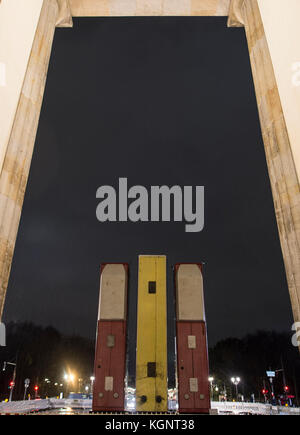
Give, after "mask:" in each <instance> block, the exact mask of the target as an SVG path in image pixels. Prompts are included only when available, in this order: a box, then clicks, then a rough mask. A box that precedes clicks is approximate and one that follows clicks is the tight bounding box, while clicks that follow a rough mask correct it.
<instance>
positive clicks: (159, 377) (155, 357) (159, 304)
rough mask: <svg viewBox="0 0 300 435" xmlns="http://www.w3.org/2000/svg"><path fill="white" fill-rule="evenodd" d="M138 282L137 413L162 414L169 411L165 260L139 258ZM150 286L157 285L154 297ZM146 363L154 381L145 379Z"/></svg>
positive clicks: (142, 256) (159, 257)
mask: <svg viewBox="0 0 300 435" xmlns="http://www.w3.org/2000/svg"><path fill="white" fill-rule="evenodd" d="M138 281H139V283H138V319H137V355H136V410H137V411H155V412H164V411H167V409H168V397H167V390H168V380H167V288H166V257H165V256H147V255H141V256H140V257H139V279H138ZM149 282H156V293H149ZM148 363H156V376H155V377H148V374H149V373H148ZM145 398H146V401H143V399H145ZM159 398H160V399H161V401H159ZM157 399H158V400H157Z"/></svg>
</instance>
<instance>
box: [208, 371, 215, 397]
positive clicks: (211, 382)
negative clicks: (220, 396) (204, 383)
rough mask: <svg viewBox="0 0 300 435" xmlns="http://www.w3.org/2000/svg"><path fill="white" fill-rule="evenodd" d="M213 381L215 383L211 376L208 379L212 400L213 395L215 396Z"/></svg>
mask: <svg viewBox="0 0 300 435" xmlns="http://www.w3.org/2000/svg"><path fill="white" fill-rule="evenodd" d="M213 381H214V378H213V377H212V376H210V377H209V378H208V382H209V383H210V398H211V400H212V399H213V395H214V390H213V388H214V387H213Z"/></svg>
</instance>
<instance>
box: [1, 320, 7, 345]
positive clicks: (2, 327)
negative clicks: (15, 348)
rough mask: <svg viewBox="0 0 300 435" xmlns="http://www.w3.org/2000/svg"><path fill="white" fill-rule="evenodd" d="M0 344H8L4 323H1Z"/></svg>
mask: <svg viewBox="0 0 300 435" xmlns="http://www.w3.org/2000/svg"><path fill="white" fill-rule="evenodd" d="M0 346H6V332H5V325H4V323H0Z"/></svg>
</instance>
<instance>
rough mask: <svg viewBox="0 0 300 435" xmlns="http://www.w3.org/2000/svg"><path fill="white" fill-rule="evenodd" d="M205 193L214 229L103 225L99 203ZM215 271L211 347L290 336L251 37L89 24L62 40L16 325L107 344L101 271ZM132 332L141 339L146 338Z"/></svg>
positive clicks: (13, 286)
mask: <svg viewBox="0 0 300 435" xmlns="http://www.w3.org/2000/svg"><path fill="white" fill-rule="evenodd" d="M119 177H127V178H128V183H129V186H132V185H136V184H137V185H144V186H146V187H147V188H150V186H151V185H162V184H167V185H170V186H172V185H175V184H178V185H180V186H185V185H193V186H195V185H199V186H202V185H203V186H205V228H204V230H203V231H202V232H201V233H196V234H193V233H186V232H185V231H184V224H183V223H102V224H101V223H99V222H98V221H97V220H96V215H95V211H96V206H97V204H98V201H97V200H96V197H95V195H96V190H97V188H98V187H99V186H101V185H107V184H108V185H112V186H115V187H116V188H117V185H118V179H119ZM145 253H148V254H166V255H167V256H168V274H169V281H168V282H169V314H170V315H172V313H173V311H172V309H173V306H172V294H173V287H172V265H173V264H174V263H176V262H194V261H195V262H199V261H204V262H205V263H206V265H205V267H204V283H205V297H206V311H207V321H208V336H209V344H213V343H214V342H216V340H219V339H221V338H225V337H228V336H242V335H244V334H246V333H249V332H254V331H255V330H257V329H268V330H270V329H276V330H289V329H290V325H291V324H292V316H291V309H290V303H289V296H288V289H287V284H286V279H285V274H284V267H283V261H282V256H281V250H280V245H279V239H278V235H277V227H276V222H275V216H274V209H273V203H272V197H271V190H270V184H269V179H268V175H267V167H266V161H265V156H264V148H263V143H262V138H261V131H260V126H259V120H258V113H257V108H256V101H255V93H254V87H253V81H252V76H251V70H250V63H249V56H248V50H247V46H246V39H245V34H244V30H243V29H227V26H226V19H225V18H200V17H198V18H130V19H127V18H104V19H100V18H99V19H98V18H97V19H92V18H87V19H75V20H74V29H73V30H72V29H57V31H56V35H55V40H54V46H53V53H52V58H51V63H50V68H49V75H48V80H47V86H46V92H45V98H44V104H43V109H42V113H41V119H40V126H39V130H38V134H37V140H36V145H35V151H34V155H33V161H32V167H31V172H30V177H29V181H28V187H27V192H26V197H25V203H24V209H23V215H22V219H21V224H20V230H19V236H18V240H17V245H16V250H15V256H14V261H13V267H12V273H11V278H10V283H9V288H8V295H7V301H6V307H5V315H4V321H6V322H8V321H10V320H15V321H24V320H27V321H33V322H35V323H37V324H42V325H48V324H51V325H53V326H54V327H56V328H58V329H59V330H61V331H63V332H67V333H79V334H82V335H85V336H89V337H94V335H95V327H96V320H97V306H98V292H99V265H100V262H101V261H104V262H110V261H113V262H118V261H120V262H128V263H130V272H131V273H130V314H129V319H130V320H131V322H133V324H134V322H135V310H136V292H137V288H136V287H137V286H136V281H137V256H138V254H145ZM131 328H133V329H134V326H132V327H131Z"/></svg>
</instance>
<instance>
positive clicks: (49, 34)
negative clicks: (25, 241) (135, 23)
mask: <svg viewBox="0 0 300 435" xmlns="http://www.w3.org/2000/svg"><path fill="white" fill-rule="evenodd" d="M57 14H58V4H57V0H44V3H43V7H42V11H41V15H40V20H39V24H38V28H37V31H36V35H35V39H34V42H33V47H32V51H31V55H30V59H29V63H28V67H27V72H26V77H25V80H24V84H23V88H22V92H21V95H20V99H19V104H18V108H17V112H16V116H15V120H14V124H13V128H12V131H11V135H10V139H9V143H8V147H7V151H6V154H5V158H4V163H3V167H2V171H1V174H0V316H2V312H3V307H4V301H5V294H6V289H7V284H8V278H9V273H10V268H11V262H12V256H13V251H14V247H15V241H16V237H17V232H18V226H19V221H20V216H21V210H22V205H23V200H24V193H25V189H26V184H27V179H28V174H29V168H30V164H31V158H32V152H33V147H34V142H35V136H36V131H37V127H38V121H39V116H40V111H41V105H42V99H43V94H44V87H45V82H46V77H47V71H48V63H49V59H50V53H51V47H52V40H53V35H54V30H55V24H56V22H57Z"/></svg>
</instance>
